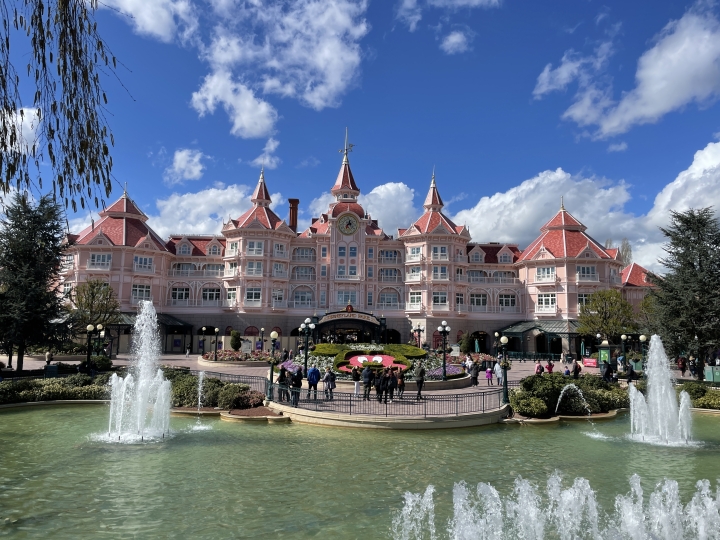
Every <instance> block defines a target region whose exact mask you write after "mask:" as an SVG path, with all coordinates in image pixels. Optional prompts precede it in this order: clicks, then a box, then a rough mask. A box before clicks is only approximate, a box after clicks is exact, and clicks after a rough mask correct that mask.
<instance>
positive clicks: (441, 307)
mask: <svg viewBox="0 0 720 540" xmlns="http://www.w3.org/2000/svg"><path fill="white" fill-rule="evenodd" d="M432 310H433V311H450V304H448V303H445V304H436V303H434V302H433V305H432Z"/></svg>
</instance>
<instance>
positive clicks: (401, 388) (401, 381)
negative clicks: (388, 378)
mask: <svg viewBox="0 0 720 540" xmlns="http://www.w3.org/2000/svg"><path fill="white" fill-rule="evenodd" d="M397 381H398V399H402V397H403V394H404V393H405V371H404V370H403V369H402V368H398V375H397Z"/></svg>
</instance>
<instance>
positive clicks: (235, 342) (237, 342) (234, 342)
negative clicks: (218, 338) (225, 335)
mask: <svg viewBox="0 0 720 540" xmlns="http://www.w3.org/2000/svg"><path fill="white" fill-rule="evenodd" d="M242 342H243V340H242V337H241V336H240V332H238V331H237V330H233V331H231V332H230V348H231V349H232V350H233V351H235V352H237V351H239V350H240V347H242Z"/></svg>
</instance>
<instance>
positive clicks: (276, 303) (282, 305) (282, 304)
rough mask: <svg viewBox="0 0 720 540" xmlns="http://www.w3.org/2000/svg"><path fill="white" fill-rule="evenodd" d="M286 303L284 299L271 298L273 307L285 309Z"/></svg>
mask: <svg viewBox="0 0 720 540" xmlns="http://www.w3.org/2000/svg"><path fill="white" fill-rule="evenodd" d="M287 305H288V303H287V302H286V301H285V300H273V301H272V307H273V308H274V309H285V308H287Z"/></svg>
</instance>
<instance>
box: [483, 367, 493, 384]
mask: <svg viewBox="0 0 720 540" xmlns="http://www.w3.org/2000/svg"><path fill="white" fill-rule="evenodd" d="M485 379H486V380H487V384H488V386H493V371H492V369H490V368H487V369H486V370H485Z"/></svg>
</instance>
